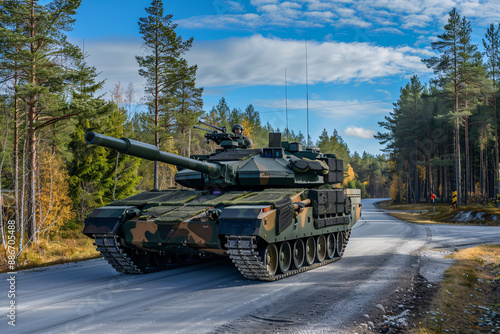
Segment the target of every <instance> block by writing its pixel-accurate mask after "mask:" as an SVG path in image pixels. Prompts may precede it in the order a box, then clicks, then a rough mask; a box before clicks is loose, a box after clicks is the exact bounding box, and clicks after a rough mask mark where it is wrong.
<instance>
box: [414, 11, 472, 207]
mask: <svg viewBox="0 0 500 334" xmlns="http://www.w3.org/2000/svg"><path fill="white" fill-rule="evenodd" d="M444 30H445V32H444V33H443V34H441V35H438V38H439V39H440V40H439V41H437V42H433V43H431V45H432V48H433V49H434V50H438V51H439V52H440V53H441V54H440V55H439V56H435V57H432V58H429V59H424V60H422V61H423V62H424V63H425V64H426V65H427V67H429V68H432V69H433V70H434V73H435V74H436V75H438V77H437V79H436V80H435V81H436V83H438V84H439V86H440V87H442V88H446V89H449V90H450V91H451V93H452V96H453V101H454V112H453V114H452V115H450V116H452V117H453V118H454V119H455V189H456V190H457V196H458V202H459V203H463V200H462V191H461V189H462V188H461V161H460V120H461V118H462V117H465V119H466V129H465V130H466V134H465V138H466V140H465V142H466V147H465V154H466V159H465V160H466V164H468V159H469V158H468V144H467V143H468V124H467V116H468V114H470V107H469V100H470V94H471V92H472V91H474V90H475V88H476V87H473V86H471V85H472V84H473V83H474V80H473V79H472V78H474V77H477V76H478V75H479V74H478V73H479V72H480V70H481V69H480V68H479V66H480V63H479V59H480V54H479V52H478V51H477V46H476V45H474V44H472V43H471V38H470V36H471V33H472V29H471V24H470V22H469V21H468V20H467V19H466V18H465V17H463V18H462V17H461V16H460V14H459V13H458V12H457V10H456V8H453V9H452V10H451V11H450V13H449V18H448V23H447V24H446V25H445V26H444ZM467 167H468V165H467V166H466V173H468V171H469V170H470V169H469V168H467ZM467 175H468V174H467ZM468 183H469V180H468V177H466V183H465V184H466V191H465V192H466V193H467V192H468ZM466 196H467V195H466Z"/></svg>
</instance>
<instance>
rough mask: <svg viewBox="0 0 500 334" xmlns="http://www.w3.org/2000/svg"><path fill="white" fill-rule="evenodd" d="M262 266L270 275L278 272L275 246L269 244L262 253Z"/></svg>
mask: <svg viewBox="0 0 500 334" xmlns="http://www.w3.org/2000/svg"><path fill="white" fill-rule="evenodd" d="M264 265H265V266H266V269H267V272H268V273H269V274H270V275H274V274H276V271H277V270H278V249H277V248H276V245H275V244H269V245H267V247H266V251H265V252H264Z"/></svg>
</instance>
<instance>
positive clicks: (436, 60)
mask: <svg viewBox="0 0 500 334" xmlns="http://www.w3.org/2000/svg"><path fill="white" fill-rule="evenodd" d="M443 30H444V31H443V32H442V34H440V35H438V36H437V41H435V42H433V43H431V46H432V48H433V49H434V50H435V51H436V52H437V55H436V56H434V57H431V58H429V59H424V60H423V62H424V63H425V64H426V65H427V67H428V68H429V69H432V70H433V72H434V75H435V76H434V77H433V78H432V79H431V80H430V82H429V84H423V83H422V82H421V81H420V79H419V77H418V76H413V77H412V78H411V80H410V82H408V83H407V84H406V86H404V87H402V88H401V91H400V96H399V99H398V100H397V102H396V103H394V109H393V111H392V112H391V113H390V115H389V116H386V117H385V121H384V122H380V123H379V124H380V126H381V127H382V128H385V129H386V130H387V132H379V133H378V134H377V135H376V136H375V137H376V138H377V139H378V140H379V141H380V143H381V144H384V145H386V146H385V151H386V152H387V153H389V154H390V158H389V166H390V172H389V175H390V180H389V183H390V185H391V196H392V197H393V198H394V199H396V200H399V201H408V202H411V203H415V202H422V201H426V202H428V201H430V197H431V194H435V195H436V196H437V199H438V201H441V202H451V201H452V194H453V192H455V191H456V192H457V194H456V195H457V202H458V203H457V204H458V205H462V204H469V203H485V202H487V201H488V200H489V199H491V198H496V193H495V183H496V181H497V180H498V177H499V175H498V166H499V160H498V159H499V156H498V154H499V153H498V116H497V114H498V111H497V109H498V96H499V93H498V92H499V75H500V60H499V44H500V24H498V25H496V26H495V25H494V24H491V25H490V26H489V28H488V29H487V31H486V32H485V33H484V38H482V41H481V42H482V46H483V48H484V52H480V51H479V45H478V44H475V43H474V41H473V40H472V28H471V23H470V21H469V20H467V18H465V17H462V16H461V15H460V14H459V13H458V11H457V10H456V9H452V10H451V11H450V12H449V17H448V22H447V23H446V24H445V25H444V27H443ZM497 188H498V187H497Z"/></svg>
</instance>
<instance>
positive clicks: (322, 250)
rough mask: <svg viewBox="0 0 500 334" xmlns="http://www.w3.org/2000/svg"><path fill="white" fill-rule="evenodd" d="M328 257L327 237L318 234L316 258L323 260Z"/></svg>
mask: <svg viewBox="0 0 500 334" xmlns="http://www.w3.org/2000/svg"><path fill="white" fill-rule="evenodd" d="M325 257H326V238H325V236H324V235H323V234H322V235H318V237H317V238H316V258H317V259H318V262H323V260H324V259H325Z"/></svg>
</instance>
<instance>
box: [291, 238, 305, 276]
mask: <svg viewBox="0 0 500 334" xmlns="http://www.w3.org/2000/svg"><path fill="white" fill-rule="evenodd" d="M305 253H306V251H305V249H304V242H303V241H302V240H301V239H297V240H295V242H294V243H293V264H294V265H295V268H297V269H299V268H300V267H302V265H303V264H304V258H305Z"/></svg>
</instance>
